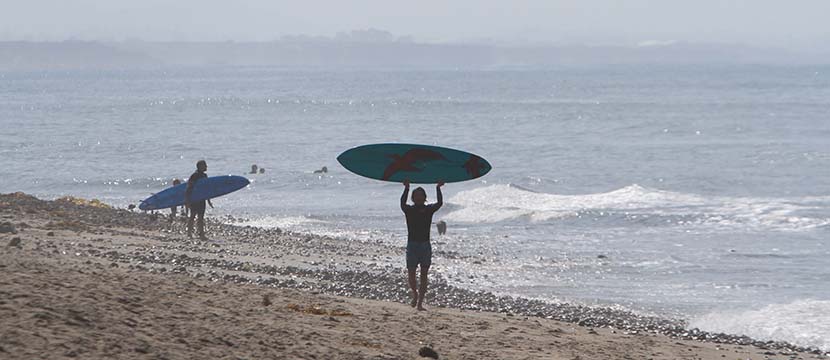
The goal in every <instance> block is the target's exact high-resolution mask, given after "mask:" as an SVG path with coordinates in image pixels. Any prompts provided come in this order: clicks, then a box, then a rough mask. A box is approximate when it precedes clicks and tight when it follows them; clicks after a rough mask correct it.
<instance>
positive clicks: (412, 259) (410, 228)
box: [401, 180, 444, 310]
mask: <svg viewBox="0 0 830 360" xmlns="http://www.w3.org/2000/svg"><path fill="white" fill-rule="evenodd" d="M403 186H404V190H403V195H401V210H402V211H403V213H404V215H406V229H407V233H408V235H407V242H406V269H407V272H408V275H409V288H410V290H412V307H417V308H418V310H426V309H425V308H424V306H423V305H424V296H425V295H426V292H427V283H428V281H427V274H428V273H429V267H430V265H432V245H431V244H430V242H429V232H430V229H431V228H432V215H433V214H435V212H436V211H438V209H440V208H441V205H443V204H444V198H443V195H441V187H442V186H444V183H443V182H439V183H438V185H436V186H435V193H436V196H437V201H436V202H435V203H434V204H429V205H426V201H427V192H426V191H425V190H424V189H423V188H421V187H419V188H416V189H415V190H413V191H412V203H413V204H414V205H409V204H407V203H406V198H407V197H408V196H409V180H405V181H404V182H403ZM419 265H420V266H421V279H420V280H421V281H420V282H421V283H420V285H421V286H420V287H419V286H418V283H417V281H416V277H415V272H416V270H417V269H418V266H419Z"/></svg>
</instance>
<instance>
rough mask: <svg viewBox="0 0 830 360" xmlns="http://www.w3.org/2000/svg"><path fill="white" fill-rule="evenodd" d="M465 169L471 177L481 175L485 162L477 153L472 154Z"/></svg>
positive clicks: (465, 164)
mask: <svg viewBox="0 0 830 360" xmlns="http://www.w3.org/2000/svg"><path fill="white" fill-rule="evenodd" d="M464 169H466V170H467V174H469V175H470V177H471V178H477V177H479V176H481V170H482V169H484V164H482V163H481V158H480V157H478V156H476V155H470V159H468V160H467V162H465V163H464Z"/></svg>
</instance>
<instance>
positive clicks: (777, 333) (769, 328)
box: [689, 300, 830, 350]
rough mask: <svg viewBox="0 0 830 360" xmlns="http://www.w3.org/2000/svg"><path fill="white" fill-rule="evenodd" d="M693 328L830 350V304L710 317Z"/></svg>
mask: <svg viewBox="0 0 830 360" xmlns="http://www.w3.org/2000/svg"><path fill="white" fill-rule="evenodd" d="M689 326H690V327H693V328H694V327H696V328H699V329H701V330H705V331H712V332H722V333H729V334H740V335H747V336H749V337H752V338H755V339H759V340H783V341H787V342H791V343H793V344H796V345H800V346H811V347H816V348H819V349H822V350H830V300H798V301H795V302H792V303H789V304H773V305H767V306H765V307H763V308H761V309H758V310H750V311H744V312H733V313H730V312H716V313H710V314H707V315H704V316H701V317H698V318H696V319H694V320H692V321H690V323H689Z"/></svg>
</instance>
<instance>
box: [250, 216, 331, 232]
mask: <svg viewBox="0 0 830 360" xmlns="http://www.w3.org/2000/svg"><path fill="white" fill-rule="evenodd" d="M324 223H325V221H323V220H318V219H312V218H308V217H305V216H285V217H276V216H266V217H262V218H258V219H252V220H248V221H245V222H241V223H239V225H241V226H254V227H260V228H264V229H275V228H280V229H287V230H295V229H298V228H301V227H303V226H308V225H312V224H324Z"/></svg>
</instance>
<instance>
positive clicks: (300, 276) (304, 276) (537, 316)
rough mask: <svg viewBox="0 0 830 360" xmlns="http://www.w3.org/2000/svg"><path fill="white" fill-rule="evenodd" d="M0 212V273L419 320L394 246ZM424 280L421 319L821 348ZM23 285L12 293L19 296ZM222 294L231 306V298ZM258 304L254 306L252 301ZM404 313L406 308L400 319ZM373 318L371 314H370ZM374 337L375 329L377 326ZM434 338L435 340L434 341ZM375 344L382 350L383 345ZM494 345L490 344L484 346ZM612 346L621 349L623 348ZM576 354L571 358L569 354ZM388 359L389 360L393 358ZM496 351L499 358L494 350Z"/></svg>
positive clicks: (35, 205)
mask: <svg viewBox="0 0 830 360" xmlns="http://www.w3.org/2000/svg"><path fill="white" fill-rule="evenodd" d="M90 205H92V206H90ZM165 215H166V214H165ZM0 216H2V218H0V222H9V223H11V224H13V225H14V226H15V227H16V230H17V231H18V232H17V234H11V233H6V234H0V239H2V240H0V246H5V244H6V243H7V242H9V241H13V239H14V238H18V239H19V242H20V246H19V249H18V248H17V246H10V247H6V249H8V250H7V251H6V252H5V253H4V254H17V255H16V256H14V257H9V256H7V255H4V256H3V258H2V261H3V265H4V269H5V270H4V271H8V269H9V268H13V269H23V268H26V267H27V266H28V265H33V267H35V268H43V267H44V266H45V265H46V264H48V265H55V264H58V265H55V266H58V267H59V268H63V267H68V268H71V269H73V270H74V269H76V268H78V269H81V270H80V271H92V272H95V271H100V272H101V273H110V272H113V273H118V274H122V275H124V274H129V276H133V277H135V278H141V279H145V280H147V281H154V282H159V283H165V284H167V285H166V286H169V287H171V288H177V289H178V290H177V291H185V292H186V291H187V289H182V288H183V287H184V288H186V286H184V284H187V283H190V282H197V283H199V284H214V285H215V286H217V287H219V288H222V287H226V288H228V289H235V290H233V291H240V292H241V291H242V290H239V289H242V288H244V289H248V290H246V291H250V289H257V290H255V291H254V292H255V293H261V292H265V291H270V292H272V293H277V294H276V295H274V296H276V297H277V298H279V297H280V296H282V294H281V293H282V292H287V293H290V294H293V295H291V296H293V297H300V298H303V299H304V300H305V301H310V302H316V301H318V300H319V301H323V300H325V299H340V300H343V301H345V302H346V303H349V304H356V305H354V307H352V308H350V310H349V311H351V312H352V313H355V314H357V313H361V312H365V311H364V310H365V309H364V308H366V309H376V308H378V307H393V308H394V309H395V310H394V311H392V310H390V311H391V312H392V313H393V314H394V315H390V316H392V317H393V318H394V317H399V316H402V314H404V315H405V316H410V317H411V316H416V317H417V316H421V315H417V312H414V310H411V308H408V306H407V305H405V304H406V303H408V301H407V300H408V297H409V294H408V290H407V287H406V285H405V279H404V276H403V274H404V272H403V269H402V268H400V266H395V265H392V264H393V263H394V262H393V261H391V260H390V259H397V258H398V257H399V256H398V255H399V254H400V252H401V251H402V250H400V249H399V248H398V247H395V246H389V245H386V244H379V243H369V242H361V241H350V240H343V239H334V238H330V237H325V236H314V235H305V234H296V233H289V232H284V231H282V230H279V229H261V228H253V227H241V226H236V225H232V224H226V223H221V222H217V221H215V220H210V221H209V223H208V226H209V234H210V235H211V236H212V237H213V238H214V241H210V242H201V241H192V240H188V239H186V237H185V236H183V225H182V223H181V222H180V221H174V222H172V223H171V222H168V220H167V218H166V216H162V215H152V214H141V213H135V212H129V211H127V210H119V209H111V208H108V207H106V206H104V205H101V204H94V203H91V202H84V201H69V200H60V199H59V200H54V201H44V200H39V199H36V198H34V197H32V196H29V195H25V194H22V193H15V194H5V195H0ZM50 233H51V235H49V234H50ZM400 248H402V247H400ZM23 273H25V271H24V272H23ZM436 275H437V274H436ZM124 276H126V275H124ZM431 278H432V279H431V283H430V293H429V294H428V298H427V306H428V308H429V309H430V311H428V312H427V313H428V314H427V315H424V316H425V317H431V316H433V315H432V314H438V315H440V316H445V315H446V316H449V317H453V318H454V317H456V316H458V317H460V319H461V320H458V319H456V320H454V321H461V322H462V323H463V322H464V321H466V320H470V317H476V316H489V317H493V319H507V320H508V321H522V322H528V323H533V322H537V323H539V322H543V323H545V324H548V323H549V324H555V325H551V326H557V327H560V328H561V327H568V328H571V329H574V330H573V331H574V332H573V335H574V336H576V337H578V338H579V339H581V340H584V339H583V337H595V336H598V337H601V338H605V337H607V338H608V339H612V338H613V339H617V338H626V339H629V340H630V339H638V340H642V339H649V341H656V342H657V343H659V344H660V347H661V349H662V348H663V347H666V348H667V349H669V350H665V349H664V352H665V351H671V349H674V348H677V349H674V350H679V348H683V349H682V350H683V351H686V353H682V354H687V353H689V351H690V350H687V346H688V345H689V344H695V345H696V346H698V347H700V349H702V350H699V351H697V350H691V351H692V352H694V353H699V355H698V356H697V357H696V358H699V357H702V358H709V357H708V356H709V355H711V354H709V352H708V351H709V350H712V351H715V352H720V353H719V355H717V358H721V356H720V355H725V354H726V353H723V351H746V354H743V353H742V355H741V356H742V358H746V357H747V356H750V357H751V358H756V357H754V356H760V357H757V358H759V359H760V358H791V357H793V356H800V357H802V358H823V357H822V356H826V355H823V354H825V353H824V352H823V351H821V350H819V349H811V348H806V347H799V346H795V345H792V344H788V343H784V342H775V341H756V340H753V339H750V338H748V337H745V336H735V335H727V334H712V333H707V332H702V331H699V330H696V329H687V328H685V323H684V322H683V321H680V320H671V319H662V318H657V317H648V316H641V315H636V314H633V313H631V312H627V311H621V310H616V309H610V308H602V307H588V306H581V305H572V304H567V303H561V304H560V303H556V304H554V303H548V302H544V301H540V300H529V299H524V298H520V297H509V296H497V295H494V294H492V293H488V292H475V291H471V290H465V289H461V288H458V287H454V286H450V285H448V284H447V281H446V280H445V279H443V278H441V277H440V276H433V277H431ZM171 279H172V280H171ZM101 286H104V285H101ZM205 286H208V285H205ZM26 290H27V289H21V291H22V292H23V293H25V291H26ZM263 296H264V295H263ZM291 296H289V298H291ZM226 300H227V301H228V302H229V304H230V303H231V301H230V299H226ZM377 300H381V301H382V302H378V301H377ZM247 301H249V302H250V301H253V300H251V299H247ZM256 301H258V302H261V301H262V299H256ZM286 301H289V300H286ZM326 301H329V300H326ZM4 306H5V305H4ZM2 309H5V307H4V308H2ZM407 310H410V311H412V312H413V313H415V314H416V315H413V314H407V313H406V312H407ZM300 313H302V312H300ZM454 319H455V318H454ZM377 321H379V320H377V319H376V320H374V322H377ZM439 322H440V321H439ZM363 325H366V324H363ZM445 325H446V326H447V328H446V329H445V330H448V331H450V333H451V330H452V326H451V323H448V324H445ZM528 326H529V325H528ZM381 328H383V326H381ZM519 329H525V328H524V327H519ZM526 330H527V331H530V330H529V329H526ZM8 331H9V329H0V335H3V334H6V335H7V332H8ZM592 333H594V334H592ZM375 335H377V336H382V333H378V334H375ZM494 336H495V335H494ZM540 336H541V335H540ZM3 338H5V337H3ZM440 340H441V341H445V339H443V338H442V339H440ZM491 340H495V338H494V339H491ZM0 341H2V340H0ZM436 341H437V340H436ZM632 341H633V340H632ZM577 342H579V341H577ZM531 343H532V342H527V343H522V342H521V341H519V342H518V343H517V344H521V345H522V346H524V345H526V346H531ZM586 343H591V341H586ZM372 344H375V343H372ZM677 344H682V346H681V345H677ZM7 345H8V344H6V343H0V346H2V348H0V349H5V350H4V351H8V350H9V349H10V347H8V346H7ZM375 345H378V344H375ZM379 345H380V346H381V348H384V347H385V345H384V343H380V344H379ZM434 345H435V349H436V351H438V352H439V354H441V353H442V351H441V349H442V346H441V345H439V344H438V343H436V344H434ZM457 345H458V346H459V352H457V353H455V354H457V355H460V354H464V351H463V350H471V351H472V349H476V350H483V349H488V348H487V346H485V345H475V347H473V346H472V345H470V346H469V348H466V349H465V346H464V344H463V343H462V344H457ZM491 345H496V344H495V343H494V344H491ZM595 345H596V344H595ZM373 346H374V345H373ZM517 346H518V345H517ZM574 346H576V345H574ZM597 346H599V345H597ZM364 347H365V346H364ZM520 347H521V346H520ZM370 348H372V347H370ZM496 348H498V346H495V347H494V348H489V349H490V350H493V349H496ZM576 348H577V347H574V348H573V349H571V350H574V349H576ZM599 348H602V347H601V346H599ZM738 348H741V349H738ZM514 349H515V348H514ZM527 349H528V350H527V351H528V352H527V353H526V354H525V356H526V357H530V358H533V357H534V356H540V357H542V358H545V355H544V354H543V353H539V354H535V353H533V352H530V351H531V350H533V348H532V347H527ZM579 349H580V351H590V349H582V348H579ZM602 349H604V350H603V351H611V350H613V349H605V348H602ZM615 349H616V350H618V351H626V350H627V349H625V346H622V347H620V346H618V347H617V348H615ZM352 350H355V349H352ZM358 350H359V349H358ZM416 350H417V349H416ZM704 350H705V351H704ZM823 350H830V349H823ZM355 351H356V350H355ZM533 351H536V350H533ZM632 351H633V350H632ZM410 353H411V354H414V353H412V350H411V349H409V350H408V351H407V352H405V353H401V354H397V355H394V356H405V355H404V354H410ZM451 353H452V352H451ZM298 354H301V353H298ZM320 354H325V352H321V353H320ZM519 354H521V353H519ZM574 354H576V356H579V354H578V352H574ZM364 355H365V354H364ZM559 355H560V356H565V357H561V358H573V357H566V355H563V354H559ZM640 355H642V354H640ZM645 355H647V356H648V357H654V358H666V359H669V358H677V357H660V356H659V355H654V353H652V354H645ZM299 356H303V357H305V356H306V355H299ZM378 356H380V355H378ZM394 356H393V357H392V358H397V357H394ZM586 356H587V355H586ZM620 356H621V355H620ZM494 358H503V357H502V356H500V355H494ZM587 358H591V357H587ZM606 358H608V357H606ZM611 358H614V356H611ZM635 358H636V357H635ZM711 358H715V357H711Z"/></svg>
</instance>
